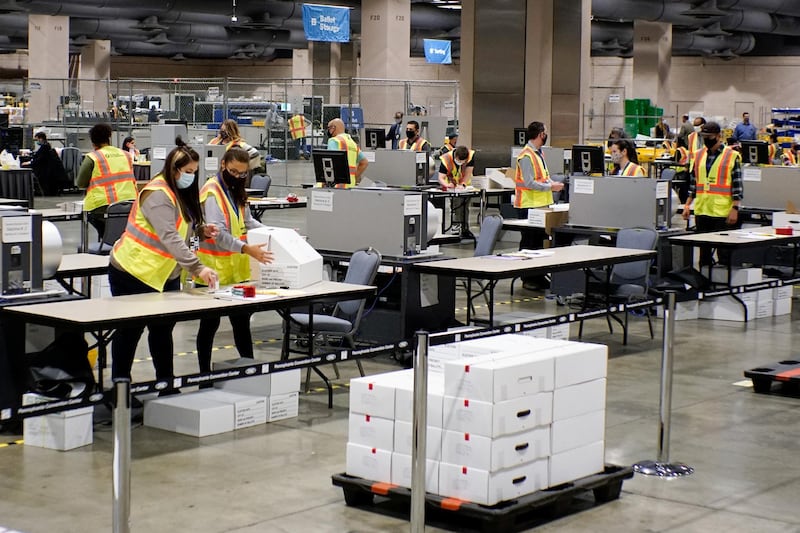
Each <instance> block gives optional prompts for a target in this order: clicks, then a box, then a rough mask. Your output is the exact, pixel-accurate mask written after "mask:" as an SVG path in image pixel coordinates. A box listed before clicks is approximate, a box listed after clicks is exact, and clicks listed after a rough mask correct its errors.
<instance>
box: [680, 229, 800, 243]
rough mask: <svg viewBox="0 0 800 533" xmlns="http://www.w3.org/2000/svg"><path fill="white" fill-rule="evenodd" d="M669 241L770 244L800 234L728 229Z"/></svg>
mask: <svg viewBox="0 0 800 533" xmlns="http://www.w3.org/2000/svg"><path fill="white" fill-rule="evenodd" d="M669 240H670V242H672V243H675V244H684V245H690V246H701V245H709V246H729V247H744V246H772V245H773V244H781V243H790V242H795V241H800V234H795V235H776V234H775V231H774V229H773V228H770V227H764V228H754V229H752V230H746V229H745V230H728V231H716V232H713V233H695V234H692V235H679V236H676V237H670V239H669Z"/></svg>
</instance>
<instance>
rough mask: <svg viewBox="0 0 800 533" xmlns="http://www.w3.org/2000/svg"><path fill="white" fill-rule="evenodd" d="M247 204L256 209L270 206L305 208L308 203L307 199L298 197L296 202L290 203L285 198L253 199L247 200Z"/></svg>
mask: <svg viewBox="0 0 800 533" xmlns="http://www.w3.org/2000/svg"><path fill="white" fill-rule="evenodd" d="M247 203H248V204H250V205H251V206H256V207H270V206H297V207H300V206H305V205H306V204H307V203H308V198H307V197H305V196H298V197H297V201H296V202H290V201H289V200H287V199H286V198H275V197H267V198H254V197H250V198H248V199H247Z"/></svg>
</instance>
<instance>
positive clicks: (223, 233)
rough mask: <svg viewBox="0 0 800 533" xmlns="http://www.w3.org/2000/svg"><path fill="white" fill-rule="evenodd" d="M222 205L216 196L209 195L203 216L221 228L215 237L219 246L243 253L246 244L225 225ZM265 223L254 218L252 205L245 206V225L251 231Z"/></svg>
mask: <svg viewBox="0 0 800 533" xmlns="http://www.w3.org/2000/svg"><path fill="white" fill-rule="evenodd" d="M222 209H223V208H222V206H220V205H219V203H218V202H217V198H216V197H215V196H212V195H209V196H208V198H207V199H206V201H205V202H203V216H204V218H205V221H206V224H215V225H216V226H217V228H219V235H217V236H216V237H214V241H215V242H216V243H217V246H219V247H220V248H222V249H223V250H226V251H228V252H239V253H241V251H242V248H244V245H245V244H246V243H245V242H244V241H241V240H239V239H237V238H235V237H234V236H233V235H231V228H229V227H227V226H226V225H225V214H224V212H223V210H222ZM263 226H264V224H262V223H261V222H259V221H258V220H256V219H255V218H253V215H252V214H251V213H250V207H249V206H245V207H244V227H245V228H246V229H247V230H248V231H249V230H251V229H255V228H261V227H263Z"/></svg>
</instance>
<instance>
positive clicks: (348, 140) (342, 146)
mask: <svg viewBox="0 0 800 533" xmlns="http://www.w3.org/2000/svg"><path fill="white" fill-rule="evenodd" d="M332 140H334V141H336V144H337V145H338V149H339V150H344V151H345V152H347V166H348V167H349V169H350V185H349V186H350V187H355V186H356V170H357V169H358V154H359V153H361V150H360V149H359V147H358V145H357V144H356V142H355V141H354V140H353V138H352V137H350V135H348V134H347V133H340V134H339V135H337V136H336V137H332ZM336 187H337V188H340V189H341V188H346V187H347V186H345V185H342V184H336Z"/></svg>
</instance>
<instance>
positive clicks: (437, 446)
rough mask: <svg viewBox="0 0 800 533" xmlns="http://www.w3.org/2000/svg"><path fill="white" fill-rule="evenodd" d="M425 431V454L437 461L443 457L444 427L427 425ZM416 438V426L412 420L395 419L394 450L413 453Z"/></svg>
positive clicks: (407, 453) (406, 453) (405, 453)
mask: <svg viewBox="0 0 800 533" xmlns="http://www.w3.org/2000/svg"><path fill="white" fill-rule="evenodd" d="M427 428H428V429H427V431H426V433H425V456H426V457H427V458H428V459H433V460H436V461H439V460H441V458H442V428H438V427H432V426H427ZM413 440H414V426H413V424H411V422H401V421H400V420H395V421H394V446H393V448H392V449H393V450H394V451H395V452H398V453H402V454H404V455H408V456H410V455H411V448H412V446H413Z"/></svg>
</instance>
